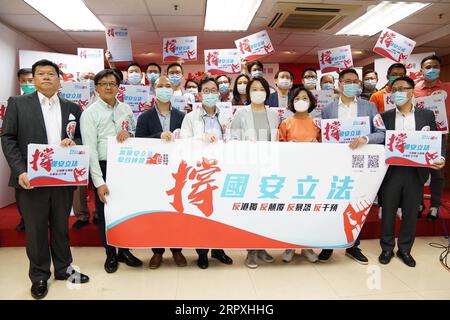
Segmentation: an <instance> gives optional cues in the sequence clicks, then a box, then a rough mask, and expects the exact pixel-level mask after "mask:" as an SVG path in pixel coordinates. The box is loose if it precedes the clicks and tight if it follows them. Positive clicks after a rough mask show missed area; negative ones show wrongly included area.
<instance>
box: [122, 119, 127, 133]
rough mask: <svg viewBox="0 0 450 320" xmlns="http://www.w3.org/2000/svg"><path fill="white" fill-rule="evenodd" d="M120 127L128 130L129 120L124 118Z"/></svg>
mask: <svg viewBox="0 0 450 320" xmlns="http://www.w3.org/2000/svg"><path fill="white" fill-rule="evenodd" d="M120 128H121V129H122V130H124V131H128V120H123V121H122V123H121V125H120Z"/></svg>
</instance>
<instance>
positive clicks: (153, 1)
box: [145, 0, 206, 16]
mask: <svg viewBox="0 0 450 320" xmlns="http://www.w3.org/2000/svg"><path fill="white" fill-rule="evenodd" d="M145 1H146V2H147V5H148V8H149V10H150V12H151V14H152V15H153V16H167V15H174V16H203V15H204V14H205V12H206V11H205V10H206V7H205V4H206V0H177V1H161V0H145ZM175 5H177V6H178V10H175V8H174V6H175Z"/></svg>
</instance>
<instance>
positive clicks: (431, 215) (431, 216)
mask: <svg viewBox="0 0 450 320" xmlns="http://www.w3.org/2000/svg"><path fill="white" fill-rule="evenodd" d="M438 218H439V208H436V207H431V208H430V211H429V212H428V214H427V221H436V220H437V219H438Z"/></svg>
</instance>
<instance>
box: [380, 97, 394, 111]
mask: <svg viewBox="0 0 450 320" xmlns="http://www.w3.org/2000/svg"><path fill="white" fill-rule="evenodd" d="M383 99H384V111H388V110H391V109H395V108H396V106H395V103H394V101H392V98H391V94H390V93H387V92H385V93H384V94H383Z"/></svg>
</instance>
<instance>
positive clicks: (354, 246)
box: [322, 232, 361, 252]
mask: <svg viewBox="0 0 450 320" xmlns="http://www.w3.org/2000/svg"><path fill="white" fill-rule="evenodd" d="M360 236H361V232H360V233H359V234H358V238H356V240H355V243H354V244H353V247H350V248H347V249H346V250H349V249H353V248H358V247H359V245H360V244H361V240H359V237H360ZM322 251H328V252H333V249H323V250H322Z"/></svg>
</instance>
